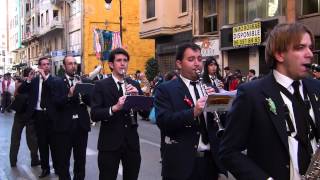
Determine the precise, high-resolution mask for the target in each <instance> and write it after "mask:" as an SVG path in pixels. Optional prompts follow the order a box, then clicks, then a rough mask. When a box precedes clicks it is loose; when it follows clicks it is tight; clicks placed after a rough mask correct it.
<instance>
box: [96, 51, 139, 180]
mask: <svg viewBox="0 0 320 180" xmlns="http://www.w3.org/2000/svg"><path fill="white" fill-rule="evenodd" d="M128 63H129V54H128V52H127V51H125V50H124V49H121V48H117V49H114V50H112V51H111V53H110V56H109V67H110V69H111V71H112V75H111V77H108V78H106V79H103V80H100V81H97V82H96V84H95V87H94V90H93V95H92V106H91V118H92V120H93V121H101V127H100V134H99V139H98V150H99V154H98V166H99V171H100V174H99V179H100V180H104V179H114V180H115V179H116V178H117V173H118V168H119V162H120V160H121V162H122V166H123V179H124V180H136V179H138V174H139V169H140V163H141V155H140V145H139V136H138V133H137V123H136V120H137V119H136V118H137V117H136V114H135V116H134V118H133V119H132V118H131V117H130V111H128V110H125V109H123V106H124V103H125V100H126V94H131V95H138V94H140V95H141V94H142V91H141V89H140V87H139V85H138V83H137V82H135V81H133V80H131V79H127V78H124V75H125V72H126V71H127V69H128Z"/></svg>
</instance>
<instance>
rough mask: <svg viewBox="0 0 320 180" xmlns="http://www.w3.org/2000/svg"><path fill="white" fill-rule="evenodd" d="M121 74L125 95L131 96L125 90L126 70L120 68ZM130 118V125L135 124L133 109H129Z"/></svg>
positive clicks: (126, 84) (126, 82) (126, 83)
mask: <svg viewBox="0 0 320 180" xmlns="http://www.w3.org/2000/svg"><path fill="white" fill-rule="evenodd" d="M122 75H123V82H124V86H125V89H124V91H125V95H127V96H131V94H130V93H128V92H127V90H126V89H127V86H128V81H127V78H128V77H127V73H126V70H124V69H123V70H122ZM130 120H131V125H132V126H134V125H137V124H138V123H137V120H136V118H135V117H134V112H133V109H130Z"/></svg>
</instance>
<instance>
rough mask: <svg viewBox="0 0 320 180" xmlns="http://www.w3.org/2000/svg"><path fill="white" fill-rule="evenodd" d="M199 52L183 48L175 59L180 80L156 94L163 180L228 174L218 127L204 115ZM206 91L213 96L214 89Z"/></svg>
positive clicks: (195, 179) (194, 179) (206, 179)
mask: <svg viewBox="0 0 320 180" xmlns="http://www.w3.org/2000/svg"><path fill="white" fill-rule="evenodd" d="M200 51H201V49H200V47H199V46H197V45H196V44H193V43H190V44H184V45H182V46H180V47H179V48H178V50H177V56H176V65H177V67H178V68H179V69H180V73H181V74H180V76H179V77H178V78H176V79H174V80H171V81H167V82H164V83H162V84H161V85H160V86H159V87H158V88H157V89H156V92H155V103H154V104H155V114H156V119H157V125H158V126H159V128H160V129H161V132H162V133H163V134H164V136H165V137H164V147H163V155H162V158H163V159H162V176H163V179H164V180H199V179H201V180H215V179H218V177H219V174H220V173H226V172H225V171H223V168H222V166H221V165H220V163H219V161H218V156H217V153H218V144H219V142H218V139H217V137H216V131H217V129H218V128H217V125H216V123H215V122H214V121H213V119H212V118H208V116H207V113H203V109H204V106H205V102H206V99H207V97H206V96H205V94H203V93H205V92H203V90H204V89H202V88H201V87H200V83H199V81H198V78H199V76H198V74H197V73H196V71H198V70H201V69H202V56H201V53H200ZM201 89H202V90H201ZM205 90H206V93H208V94H210V93H212V92H214V89H213V88H212V87H207V88H206V89H205Z"/></svg>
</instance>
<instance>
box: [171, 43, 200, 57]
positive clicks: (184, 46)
mask: <svg viewBox="0 0 320 180" xmlns="http://www.w3.org/2000/svg"><path fill="white" fill-rule="evenodd" d="M188 48H190V49H192V50H193V51H197V50H199V51H201V48H200V47H199V46H198V45H196V44H195V43H186V44H182V45H181V46H179V47H178V49H177V54H176V60H180V61H182V59H183V58H184V52H185V51H186V50H187V49H188Z"/></svg>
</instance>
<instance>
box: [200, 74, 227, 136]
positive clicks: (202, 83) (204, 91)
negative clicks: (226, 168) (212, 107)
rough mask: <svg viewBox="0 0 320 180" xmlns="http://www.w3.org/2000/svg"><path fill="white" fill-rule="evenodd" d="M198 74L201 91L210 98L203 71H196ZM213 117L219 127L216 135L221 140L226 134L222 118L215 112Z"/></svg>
mask: <svg viewBox="0 0 320 180" xmlns="http://www.w3.org/2000/svg"><path fill="white" fill-rule="evenodd" d="M196 73H197V75H198V81H199V83H200V87H201V88H200V89H201V92H202V94H203V95H205V96H208V93H207V92H206V85H205V83H204V82H203V77H202V74H201V71H200V70H199V69H198V70H196ZM213 115H214V121H215V122H216V123H217V125H218V131H217V133H216V136H217V137H218V138H221V137H222V135H223V133H224V127H223V125H222V123H221V120H220V116H219V114H218V112H217V111H214V112H213Z"/></svg>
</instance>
